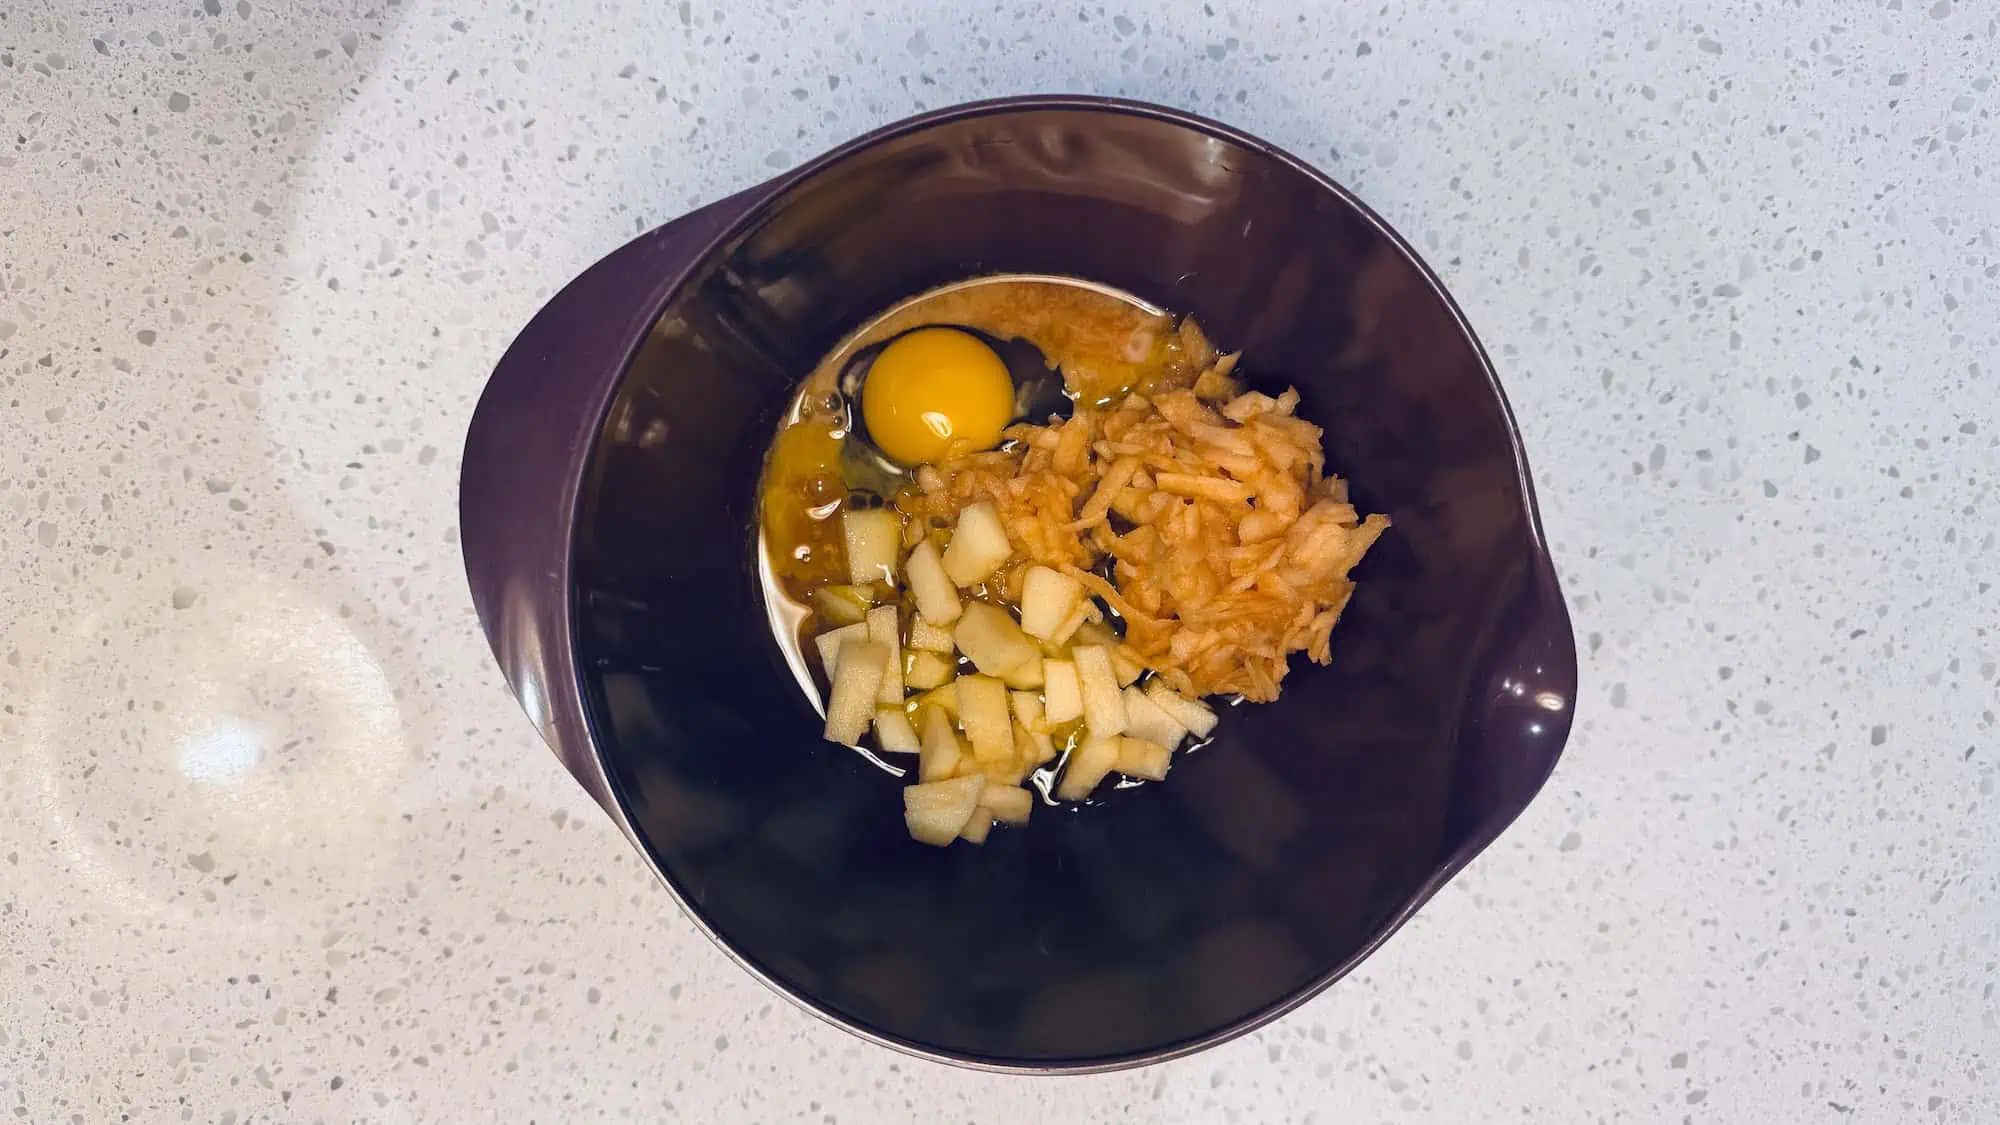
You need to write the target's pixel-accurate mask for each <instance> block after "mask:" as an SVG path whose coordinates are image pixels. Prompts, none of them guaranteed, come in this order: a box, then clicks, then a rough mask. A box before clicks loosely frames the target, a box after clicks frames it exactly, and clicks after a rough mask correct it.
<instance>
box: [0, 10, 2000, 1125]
mask: <svg viewBox="0 0 2000 1125" xmlns="http://www.w3.org/2000/svg"><path fill="white" fill-rule="evenodd" d="M1996 59H2000V12H1996V10H1995V9H1994V7H1993V6H1992V5H1991V4H1987V3H1975V2H1971V0H1888V2H1887V3H1873V2H1866V3H1864V2H1862V0H1855V2H1853V3H1811V2H1806V3H1798V4H1774V3H1763V4H1746V3H1740V2H1738V0H1658V2H1648V3H1638V2H1627V3H1622V4H1611V3H1584V2H1581V0H1570V2H1560V3H1559V2H1555V0H1548V2H1540V3H1537V2H1529V0H1513V2H1494V3H1484V2H1469V0H1458V2H1439V0H1431V2H1422V3H1414V2H1413V3H1396V4H1367V5H1361V4H1329V3H1324V2H1314V0H1263V2H1259V3H1249V4H1223V3H1220V2H1217V3H1214V4H1212V5H1207V6H1204V5H1201V4H1196V3H1178V4H1166V3H1158V4H1151V5H1136V4H1122V3H1119V2H1117V0H1108V2H1105V3H1097V2H1086V3H1082V4H1072V3H1067V2H1062V3H1054V2H1041V0H1034V2H1020V0H1007V2H1004V3H1001V4H998V5H987V6H983V7H980V8H977V9H975V8H974V7H972V6H965V5H933V4H919V3H916V2H915V0H878V2H873V3H869V2H849V0H834V2H832V3H818V4H812V3H802V2H799V0H740V2H738V0H732V2H729V3H718V2H717V0H679V2H678V3H667V2H662V0H648V2H638V0H592V2H588V3H585V2H577V3H567V2H558V0H546V2H535V0H513V2H509V3H479V4H475V3H463V2H461V3H455V4H453V3H444V2H437V0H404V2H402V3H397V2H396V0H325V2H322V3H318V4H314V5H292V4H280V3H274V2H273V0H147V2H142V3H136V4H134V3H129V2H127V3H116V4H113V3H93V2H90V0H26V2H19V0H14V2H5V3H0V406H4V409H3V410H0V543H3V544H4V551H0V743H4V754H0V1120H5V1121H14V1120H20V1121H24V1122H28V1123H30V1125H64V1123H70V1122H76V1123H86V1125H98V1123H101V1122H114V1121H127V1120H129V1121H134V1122H144V1123H151V1122H180V1121H193V1122H203V1123H210V1122H237V1123H246V1122H253V1121H259V1122H261V1121H288V1122H290V1121H296V1122H320V1121H324V1122H349V1121H365V1122H385V1123H392V1125H403V1123H410V1125H414V1123H425V1125H429V1123H463V1122H509V1123H519V1122H541V1123H543V1125H554V1123H558V1122H560V1123H564V1125H568V1123H573V1122H600V1121H604V1122H609V1121H648V1122H650V1121H678V1120H688V1121H727V1122H738V1121H743V1122H750V1121H771V1122H780V1121H784V1122H791V1121H797V1122H828V1123H832V1122H854V1123H864V1122H865V1123H875V1122H888V1121H913V1122H926V1123H947V1122H948V1123H958V1122H980V1123H984V1122H996V1123H997V1122H1022V1121H1031V1122H1043V1121H1062V1120H1091V1119H1095V1120H1110V1119H1113V1118H1117V1119H1121V1120H1149V1121H1187V1122H1204V1123H1206V1122H1245V1123H1255V1125H1276V1123H1280V1122H1308V1121H1317V1122H1324V1123H1329V1125H1332V1123H1338V1122H1350V1121H1353V1122H1360V1121H1370V1122H1373V1121H1395V1122H1437V1123H1447V1125H1463V1123H1466V1122H1488V1121H1492V1122H1498V1121H1514V1120H1533V1121H1552V1122H1580V1121H1633V1122H1653V1121H1660V1122H1667V1121H1674V1122H1679V1121H1694V1122H1707V1121H1712V1122H1723V1123H1731V1125H1734V1123H1741V1122H1767V1121H1768V1122H1779V1121H1782V1122H1788V1123H1791V1122H1839V1123H1846V1122H1884V1123H1890V1122H1893V1123H1907V1122H1965V1123H1973V1122H1979V1123H1984V1122H1992V1121H1996V1120H2000V998H1996V996H1995V984H1996V981H2000V800H1996V796H1995V793H1994V789H1995V784H1996V780H1997V779H2000V742H1996V738H1995V718H1994V712H1995V709H1996V706H2000V704H1996V680H2000V674H1996V661H2000V634H1996V626H2000V590H1996V589H1995V588H1994V585H1993V583H1994V582H1995V581H2000V579H1996V574H2000V550H1996V546H1995V537H1996V532H2000V498H1996V495H1995V481H1996V479H2000V382H1996V379H2000V245H1996V237H2000V139H1996V131H1995V130H1996V124H2000V89H1996V88H1995V81H1996V72H2000V64H1996ZM1054 91H1073V92H1074V91H1081V92H1099V93H1110V94H1122V95H1127V96H1132V97H1138V98H1144V99H1147V100H1152V101H1158V102H1164V103H1167V104H1170V105H1175V106H1180V107H1184V108H1188V109H1192V110H1195V111H1198V112H1201V113H1204V114H1208V115H1211V116H1215V117H1219V118H1221V119H1223V120H1226V121H1228V122H1230V123H1232V124H1235V125H1238V126H1241V127H1243V128H1246V129H1249V130H1251V131H1253V132H1256V133H1259V134H1261V135H1263V136H1265V137H1267V138H1269V139H1271V140H1273V141H1275V142H1277V143H1279V144H1281V145H1284V146H1286V147H1288V148H1290V149H1291V150H1293V151H1295V152H1297V153H1299V154H1300V155H1302V156H1304V157H1306V158H1308V159H1310V160H1312V161H1314V162H1315V163H1317V164H1319V165H1320V166H1321V167H1323V168H1325V169H1327V170H1328V171H1329V172H1330V173H1331V174H1333V175H1334V176H1335V177H1337V178H1339V179H1341V180H1342V181H1344V182H1345V183H1347V184H1348V185H1350V186H1351V187H1352V188H1354V189H1355V190H1356V191H1357V192H1358V193H1359V194H1360V195H1361V196H1362V197H1363V198H1365V199H1366V200H1367V201H1368V202H1369V203H1371V204H1373V205H1374V206H1375V207H1376V208H1378V209H1379V210H1380V211H1381V212H1382V213H1383V214H1384V215H1385V216H1387V217H1388V218H1389V219H1390V221H1392V222H1393V223H1395V224H1396V225H1397V226H1398V227H1399V228H1400V229H1401V230H1402V231H1403V232H1404V233H1405V234H1406V235H1407V236H1408V237H1409V238H1410V239H1411V241H1412V242H1413V243H1415V244H1416V245H1417V246H1418V248H1419V249H1420V250H1421V251H1422V252H1423V253H1424V254H1426V255H1427V256H1428V257H1429V259H1430V261H1431V262H1432V264H1433V265H1434V266H1435V267H1436V268H1437V269H1438V271H1439V272H1440V273H1441V274H1442V275H1443V277H1444V279H1445V280H1446V282H1447V284H1449V285H1450V287H1451V289H1452V291H1453V293H1454V294H1455V295H1456V296H1457V297H1458V299H1459V300H1460V301H1461V302H1462V303H1463V305H1464V306H1465V309H1466V311H1467V313H1468V315H1469V316H1470V318H1471V320H1472V322H1473V324H1474V325H1475V326H1476V328H1477V329H1478V331H1479V332H1480V333H1481V334H1482V336H1483V337H1484V339H1485V341H1486V343H1487V344H1488V346H1489V347H1490V348H1491V350H1492V352H1493V355H1494V358H1495V361H1496V363H1497V364H1498V365H1499V367H1500V369H1501V373H1502V376H1503V378H1504V380H1505V382H1506V385H1507V389H1508V392H1509V394H1510V395H1511V396H1512V399H1513V402H1514V405H1515V408H1516V410H1517V412H1518V414H1519V416H1520V419H1521V426H1522V429H1523V431H1524V433H1525V438H1526V442H1527V446H1528V450H1529V455H1530V458H1531V460H1532V462H1533V465H1534V469H1535V472H1536V476H1537V481H1538V484H1539V487H1540V491H1541V497H1542V505H1543V511H1544V516H1545V518H1546V522H1547V526H1548V533H1549V536H1550V538H1551V540H1552V541H1553V543H1554V548H1555V554H1556V559H1557V562H1558V565H1559V566H1560V568H1561V570H1562V574H1563V578H1564V582H1565V584H1566V588H1567V591H1568V593H1569V596H1570V598H1571V606H1572V610H1573V613H1574V616H1575V619H1576V625H1577V639H1578V645H1579V648H1580V650H1581V658H1582V665H1583V691H1582V695H1581V699H1580V702H1579V706H1578V716H1577V720H1578V721H1577V727H1576V732H1575V736H1574V737H1573V738H1572V740H1571V742H1570V746H1569V750H1568V753H1567V755H1566V756H1565V758H1564V759H1563V762H1562V765H1561V767H1560V768H1559V769H1558V771H1557V772H1556V775H1555V777H1554V778H1553V779H1552V780H1551V782H1550V783H1549V785H1548V788H1547V789H1546V790H1545V791H1544V792H1543V794H1542V795H1541V797H1540V798H1539V799H1538V800H1537V801H1536V802H1535V804H1534V805H1533V807H1532V808H1530V809H1529V811H1528V812H1527V814H1526V815H1525V816H1524V817H1523V818H1522V819H1521V820H1520V822H1519V823H1518V824H1517V825H1516V826H1515V827H1514V828H1513V829H1512V830H1511V831H1510V832H1509V833H1508V834H1507V835H1506V836H1505V837H1504V838H1503V839H1502V840H1501V842H1500V843H1499V844H1498V845H1496V846H1495V847H1494V848H1493V849H1491V850H1490V851H1489V852H1487V853H1486V854H1485V855H1484V856H1482V857H1481V858H1480V859H1479V860H1478V861H1477V862H1476V863H1475V864H1474V865H1473V866H1472V867H1471V868H1470V869H1469V870H1467V871H1466V872H1465V873H1464V874H1463V875H1462V876H1461V877H1460V878H1459V879H1458V880H1457V881H1456V882H1454V883H1453V884H1451V886H1450V887H1449V888H1448V889H1447V890H1446V891H1445V892H1444V893H1443V894H1442V895H1441V896H1439V898H1438V899H1437V900H1436V901H1435V902H1434V903H1433V904H1431V905H1430V906H1429V907H1427V908H1426V909H1425V910H1424V912H1423V913H1422V914H1421V915H1420V916H1419V917H1418V919H1417V920H1416V921H1415V922H1414V923H1413V924H1412V925H1410V926H1409V927H1408V928H1407V929H1406V930H1404V931H1403V932H1402V933H1400V934H1399V935H1398V936H1396V937H1395V938H1394V939H1393V940H1392V941H1390V942H1389V944H1388V945H1387V946H1386V947H1385V948H1384V949H1383V950H1382V951H1381V952H1380V953H1378V954H1377V955H1376V956H1375V957H1374V958H1372V959H1371V960H1369V961H1368V962H1367V963H1366V964H1365V965H1364V966H1363V967H1362V968H1361V970H1360V971H1358V972H1356V973H1355V974H1354V975H1353V976H1352V977H1350V978H1349V979H1347V980H1346V981H1344V982H1342V983H1341V984H1339V985H1337V986H1336V987H1334V988H1333V989H1332V990H1331V991H1329V992H1327V993H1325V994H1324V995H1322V996H1320V997H1319V998H1317V999H1315V1000H1314V1001H1312V1002H1311V1003H1309V1004H1307V1005H1306V1006H1304V1007H1303V1008H1301V1009H1300V1010H1299V1011H1297V1012H1296V1013H1294V1014H1292V1015H1290V1016H1287V1017H1286V1018H1284V1019H1282V1020H1280V1021H1278V1022H1277V1023H1276V1024H1274V1025H1272V1026H1270V1027H1268V1028H1266V1029H1264V1030H1262V1031H1260V1032H1258V1033H1256V1034H1254V1035H1251V1036H1248V1037H1245V1038H1243V1039H1240V1040H1237V1041H1235V1042H1233V1043H1230V1044H1228V1045H1226V1046H1224V1047H1221V1048H1218V1049H1215V1050H1212V1051H1208V1052H1205V1053H1202V1054H1199V1055H1197V1056H1194V1057H1192V1058H1189V1059H1186V1060H1183V1061H1180V1062H1176V1063H1172V1064H1169V1065H1164V1066H1159V1067H1153V1068H1148V1069H1144V1070H1140V1071H1136V1072H1128V1073H1123V1074H1116V1075H1109V1076H1102V1077H1093V1078H1076V1079H1063V1080H1046V1079H1042V1080H1037V1079H1027V1078H1013V1077H1000V1076H992V1075H982V1074H974V1073H967V1072H961V1071H958V1070H953V1069H949V1068H945V1067H941V1066H936V1065H932V1064H928V1063H923V1062H919V1061H915V1060H912V1059H908V1058H904V1057H902V1056H899V1055H897V1054H894V1053H891V1052H889V1051H887V1050H883V1049H880V1048H876V1047H873V1046H869V1045H866V1044H864V1043H863V1042H861V1041H860V1040H858V1039H855V1038H853V1037H851V1036H849V1035H847V1034H845V1033H843V1032H841V1031H839V1030H836V1029H835V1028H833V1027H830V1026H828V1025H825V1024H823V1023H821V1022H820V1021H818V1020H817V1019H815V1018H813V1017H811V1016H809V1015H807V1014H805V1013H803V1012H802V1011H800V1010H798V1009H796V1008H794V1007H793V1006H792V1005H791V1004H789V1003H787V1002H786V1001H784V1000H783V999H781V998H779V997H778V996H777V995H775V994H773V993H771V992H768V991H767V990H766V989H765V988H764V987H763V986H762V985H760V984H758V983H757V982H756V981H755V980H753V979H752V978H751V977H749V976H748V975H746V974H745V973H744V972H742V971H741V970H739V969H738V968H736V967H735V965H734V964H733V963H732V962H730V961H729V959H728V958H727V957H726V956H725V955H724V954H722V953H721V952H720V951H718V950H717V949H715V948H713V947H712V946H711V945H710V944H709V942H708V940H707V939H706V938H704V937H702V936H701V935H700V934H699V933H698V932H697V931H696V930H695V928H694V927H693V926H692V925H691V924H690V923H689V922H688V921H687V920H686V919H685V918H683V917H682V916H681V915H680V913H679V912H678V911H677V909H676V907H675V906H674V904H673V901H672V900H671V898H670V897H669V896H668V895H667V894H666V892H665V891H663V890H662V889H660V888H658V887H657V886H656V885H655V884H654V883H653V881H652V879H651V877H650V876H649V875H648V873H647V872H646V870H645V869H644V867H643V866H642V865H641V863H640V862H639V860H638V858H637V857H636V856H635V855H633V854H630V850H629V848H628V846H627V844H626V843H625V841H624V840H623V839H622V838H621V837H619V836H618V834H617V833H616V832H615V830H614V829H613V828H612V826H611V824H610V822H609V821H608V819H607V818H605V817H604V816H603V815H602V814H600V813H599V812H598V811H597V810H596V809H595V808H594V807H593V806H591V805H590V804H589V803H588V802H587V801H586V799H585V798H584V797H583V795H582V793H581V792H580V791H579V790H578V789H577V787H576V786H575V785H574V784H572V783H571V781H570V780H569V779H568V778H567V777H566V776H565V775H564V774H563V773H562V772H561V771H560V770H559V769H558V767H557V765H556V762H555V760H554V759H553V757H551V756H550V755H549V754H548V753H547V752H546V751H545V750H544V748H543V747H542V746H541V744H540V743H539V742H538V741H537V739H536V737H535V735H534V734H533V732H532V731H531V729H530V727H529V725H528V723H527V721H526V720H525V719H524V718H523V717H522V715H521V714H520V712H519V710H518V709H517V708H516V706H515V705H514V703H513V701H512V700H511V699H510V698H509V696H508V695H507V694H506V692H505V691H504V690H503V688H502V686H501V681H500V677H499V675H498V672H497V670H496V668H495V666H494V664H493V661H492V660H491V658H490V656H489V653H488V651H487V648H486V645H485V642H484V641H483V639H482V638H481V636H480V634H479V631H478V626H477V623H476V622H475V620H474V617H473V614H472V610H471V607H470V603H469V600H468V596H467V593H466V588H465V580H464V575H463V570H462V568H461V564H460V559H459V553H458V544H457V541H456V535H455V518H456V490H457V461H458V454H459V449H460V445H461V441H462V439H463V436H464V431H465V425H466V420H467V417H468V415H469V413H470V411H471V408H472V404H473V402H474V399H475V396H477V394H478V393H479V390H480V388H481V386H482V384H483V382H484V380H485V378H486V374H487V371H488V370H489V369H490V367H491V365H492V364H493V362H494V361H495V359H496V358H497V357H498V356H499V355H500V353H501V351H502V350H503V348H504V347H505V346H506V344H507V343H508V341H509V340H510V339H511V338H512V335H513V333H514V332H515V330H516V329H518V328H519V327H520V326H521V325H522V324H523V323H524V322H525V321H526V319H527V318H528V316H529V315H530V314H531V313H532V312H533V311H534V310H535V309H536V308H537V307H538V306H539V305H540V303H541V302H542V301H543V300H544V299H546V298H547V297H548V296H549V295H550V294H551V293H552V292H553V291H554V290H555V288H556V287H558V286H559V285H560V284H561V283H562V282H564V281H565V280H567V279H568V278H569V277H571V276H573V275H574V274H575V273H576V272H577V271H578V270H580V269H581V268H583V267H584V266H585V265H587V264H588V263H590V262H591V261H593V260H595V259H596V258H598V257H599V256H601V255H603V254H604V253H606V252H608V251H610V250H611V249H612V248H614V247H615V246H617V245H619V244H620V243H621V242H622V241H624V240H625V239H627V238H628V237H630V236H632V235H633V234H635V233H637V232H639V231H641V230H644V229H647V228H650V227H652V226H654V225H656V224H658V223H661V222H663V221H665V220H666V219H669V218H671V217H673V216H674V215H676V214H678V213H680V212H681V211H683V210H685V209H687V208H689V207H690V206H692V205H694V204H697V203H700V202H704V201H706V200H709V199H713V198H715V197H718V196H720V195H722V194H725V193H727V192H730V191H733V190H735V189H738V188H741V187H744V186H747V185H749V184H752V183H755V182H757V181H759V180H761V179H763V178H765V177H767V176H769V175H771V174H773V173H775V172H777V171H778V170H780V169H783V168H786V167H789V166H791V165H794V164H796V163H798V162H799V161H801V160H804V159H806V158H808V157H810V156H812V155H813V154H815V153H817V152H819V151H822V150H824V149H825V148H827V147H830V146H831V145H833V144H836V143H838V142H840V141H842V140H845V139H847V138H848V137H850V136H852V135H854V134H857V133H859V132H861V131H864V130H866V129H869V128H872V127H874V126H876V125H879V124H882V123H885V122H888V121H891V120H894V119H896V118H899V117H902V116H905V115H908V114H910V113H914V112H916V111H919V110H922V109H926V108H934V107H938V106H943V105H947V104H950V103H953V102H956V101H962V100H968V99H973V98H980V97H988V96H994V95H1000V94H1008V93H1027V92H1054Z"/></svg>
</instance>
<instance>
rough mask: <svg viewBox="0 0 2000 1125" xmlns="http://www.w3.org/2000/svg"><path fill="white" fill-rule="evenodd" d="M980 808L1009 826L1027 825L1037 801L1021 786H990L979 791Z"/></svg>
mask: <svg viewBox="0 0 2000 1125" xmlns="http://www.w3.org/2000/svg"><path fill="white" fill-rule="evenodd" d="M979 807H980V808H983V809H985V810H987V811H988V812H990V813H992V814H993V815H994V816H995V817H997V818H998V819H1000V820H1004V821H1006V822H1007V823H1008V824H1026V823H1027V822H1028V814H1029V813H1031V812H1033V811H1034V808H1035V799H1034V797H1033V795H1031V794H1030V793H1029V792H1028V791H1027V790H1026V789H1022V788H1020V787H1019V786H1013V787H1002V786H998V785H988V786H987V787H986V788H984V789H982V790H980V791H979ZM974 819H977V818H976V817H975V818H974Z"/></svg>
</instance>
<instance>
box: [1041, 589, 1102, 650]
mask: <svg viewBox="0 0 2000 1125" xmlns="http://www.w3.org/2000/svg"><path fill="white" fill-rule="evenodd" d="M1097 616H1102V614H1101V613H1099V611H1098V608H1097V603H1096V602H1093V601H1091V600H1090V599H1089V598H1085V599H1083V600H1081V601H1079V602H1077V604H1076V608H1075V609H1073V610H1071V611H1070V615H1069V616H1068V617H1067V618H1065V619H1064V620H1063V623H1062V624H1061V625H1060V626H1058V627H1057V628H1056V631H1055V634H1054V635H1053V636H1050V637H1047V638H1044V640H1043V642H1042V643H1044V644H1046V645H1049V646H1050V647H1051V648H1052V649H1054V650H1056V651H1061V649H1062V648H1063V646H1064V645H1067V644H1069V641H1070V638H1071V637H1074V636H1076V631H1077V630H1078V629H1081V628H1083V627H1084V626H1085V625H1088V624H1090V622H1091V621H1092V620H1093V619H1094V617H1097Z"/></svg>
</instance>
